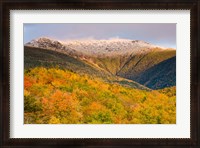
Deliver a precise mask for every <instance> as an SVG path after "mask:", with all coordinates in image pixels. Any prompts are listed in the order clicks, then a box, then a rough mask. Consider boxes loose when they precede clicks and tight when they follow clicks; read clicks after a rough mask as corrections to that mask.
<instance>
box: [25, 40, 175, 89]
mask: <svg viewBox="0 0 200 148" xmlns="http://www.w3.org/2000/svg"><path fill="white" fill-rule="evenodd" d="M56 65H59V66H60V67H63V68H67V69H69V70H72V71H74V72H77V73H79V74H83V73H86V74H90V75H96V76H98V77H104V78H105V79H106V80H107V81H111V80H112V82H118V83H120V84H123V85H128V86H130V87H136V88H139V89H147V90H148V88H150V89H161V88H165V87H169V86H175V85H176V50H175V49H172V48H165V47H160V46H156V45H153V44H150V43H147V42H145V41H140V40H127V39H112V40H70V41H66V42H63V41H58V40H54V39H50V38H45V37H42V38H38V39H35V40H32V41H31V42H28V43H26V44H25V68H30V67H35V66H47V67H48V66H56ZM143 85H144V86H143Z"/></svg>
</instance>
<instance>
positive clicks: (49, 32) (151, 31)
mask: <svg viewBox="0 0 200 148" xmlns="http://www.w3.org/2000/svg"><path fill="white" fill-rule="evenodd" d="M39 37H50V38H53V39H58V40H61V41H65V40H79V39H97V40H107V39H113V38H122V39H131V40H143V41H146V42H149V43H152V44H155V45H159V46H163V47H170V48H176V24H174V23H163V24H161V23H142V24H141V23H121V24H115V23H113V24H109V23H97V24H94V23H88V24H87V23H84V24H83V23H66V24H58V23H57V24H24V43H27V42H29V41H31V40H33V39H36V38H39Z"/></svg>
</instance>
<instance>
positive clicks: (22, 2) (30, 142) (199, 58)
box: [0, 0, 200, 148]
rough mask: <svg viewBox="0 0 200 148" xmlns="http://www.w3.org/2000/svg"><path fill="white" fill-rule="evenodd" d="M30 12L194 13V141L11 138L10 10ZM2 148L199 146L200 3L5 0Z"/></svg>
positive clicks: (0, 69)
mask: <svg viewBox="0 0 200 148" xmlns="http://www.w3.org/2000/svg"><path fill="white" fill-rule="evenodd" d="M30 9H38V10H40V9H46V10H47V9H49V10H51V9H58V10H60V9H89V10H96V9H100V10H101V9H108V10H112V9H114V10H122V9H124V10H128V9H129V10H131V9H137V10H138V9H141V10H146V9H147V10H148V9H155V10H158V9H161V10H162V9H163V10H169V9H174V10H181V9H186V10H190V13H191V49H190V50H191V55H190V58H191V84H190V88H191V90H190V92H191V98H190V102H191V113H190V117H191V138H186V139H184V138H180V139H179V138H176V139H173V138H167V139H161V138H157V139H151V138H150V139H144V138H142V139H134V138H131V139H106V138H105V139H104V138H100V139H96V138H95V139H87V138H85V139H64V138H63V139H39V138H36V139H31V138H29V139H26V138H20V139H18V138H16V139H11V138H10V137H9V133H10V123H9V120H10V114H9V110H10V106H9V99H10V80H9V76H10V46H9V44H10V43H9V38H10V36H9V34H10V29H9V25H10V24H9V17H10V16H9V14H10V13H9V11H10V10H30ZM0 16H1V17H0V21H1V31H0V32H1V34H0V38H1V40H0V45H1V54H0V82H1V83H0V84H1V85H0V94H1V95H0V97H1V98H0V99H1V101H0V103H1V104H0V109H1V116H0V140H1V142H0V145H1V147H34V146H36V147H50V146H51V147H61V146H62V147H72V146H74V147H159V148H162V147H181V148H186V147H194V148H197V147H200V128H199V127H200V93H199V92H200V86H199V76H200V75H199V73H200V71H199V70H200V65H199V64H200V39H199V37H200V27H199V26H200V1H199V0H108V1H102V0H96V1H95V0H87V1H86V0H67V1H64V0H35V1H30V0H3V1H1V2H0Z"/></svg>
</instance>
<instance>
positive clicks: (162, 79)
mask: <svg viewBox="0 0 200 148" xmlns="http://www.w3.org/2000/svg"><path fill="white" fill-rule="evenodd" d="M135 81H136V82H138V83H140V84H143V85H145V86H147V87H149V88H152V89H160V88H165V87H171V86H175V85H176V57H175V56H174V57H172V58H170V59H167V60H165V61H163V62H160V63H159V64H157V65H155V66H153V67H151V68H149V69H147V70H146V71H145V72H143V73H142V74H140V75H139V76H138V77H136V78H135Z"/></svg>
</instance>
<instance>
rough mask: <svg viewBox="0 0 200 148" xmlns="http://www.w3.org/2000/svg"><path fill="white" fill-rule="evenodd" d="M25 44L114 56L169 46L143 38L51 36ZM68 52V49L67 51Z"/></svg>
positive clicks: (162, 48) (92, 54)
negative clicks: (68, 37)
mask: <svg viewBox="0 0 200 148" xmlns="http://www.w3.org/2000/svg"><path fill="white" fill-rule="evenodd" d="M25 46H32V47H39V48H46V49H53V50H57V49H61V50H68V51H69V52H70V51H73V53H74V52H76V53H81V54H84V55H89V56H114V55H122V54H132V53H133V54H134V53H147V52H151V51H152V50H153V49H155V48H157V49H159V50H164V49H167V48H164V47H160V46H157V45H153V44H151V43H148V42H145V41H142V40H130V39H121V38H111V39H108V40H95V39H81V40H67V41H65V42H64V41H59V40H55V39H52V38H49V37H40V38H37V39H35V40H32V41H30V42H28V43H27V44H25ZM66 52H67V51H66Z"/></svg>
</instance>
